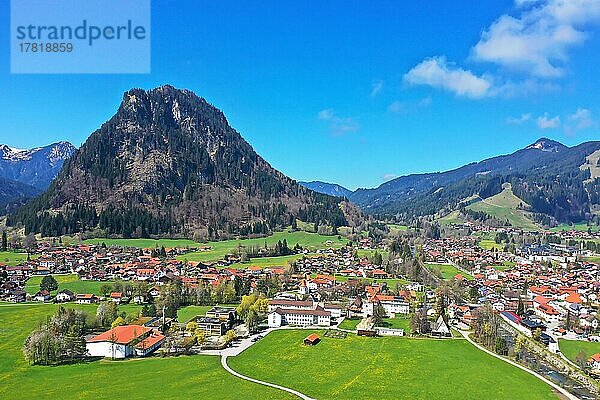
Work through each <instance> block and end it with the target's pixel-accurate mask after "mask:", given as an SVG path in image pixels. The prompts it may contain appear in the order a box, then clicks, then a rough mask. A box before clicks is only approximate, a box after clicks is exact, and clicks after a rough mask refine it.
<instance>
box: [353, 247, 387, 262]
mask: <svg viewBox="0 0 600 400" xmlns="http://www.w3.org/2000/svg"><path fill="white" fill-rule="evenodd" d="M375 252H378V253H379V254H381V257H382V258H383V259H384V260H386V259H387V258H388V257H389V255H390V252H389V251H387V250H383V249H377V250H371V249H358V250H356V254H357V255H358V256H359V257H360V258H363V257H367V258H369V259H370V258H372V257H373V256H374V255H375Z"/></svg>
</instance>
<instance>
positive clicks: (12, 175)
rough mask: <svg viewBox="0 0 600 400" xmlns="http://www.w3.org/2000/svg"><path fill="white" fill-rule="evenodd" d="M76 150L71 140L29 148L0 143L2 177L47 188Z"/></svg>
mask: <svg viewBox="0 0 600 400" xmlns="http://www.w3.org/2000/svg"><path fill="white" fill-rule="evenodd" d="M76 150H77V149H76V148H75V146H73V145H72V144H71V143H69V142H58V143H53V144H49V145H47V146H43V147H36V148H34V149H27V150H23V149H16V148H14V147H10V146H8V145H6V144H0V177H2V178H5V179H9V180H12V181H17V182H21V183H24V184H26V185H30V186H33V187H34V188H36V189H38V190H40V191H42V190H46V188H48V186H49V185H50V182H52V180H53V179H54V178H55V177H56V175H58V172H59V171H60V169H61V168H62V166H63V163H64V162H65V161H66V160H68V159H69V158H70V157H71V156H72V155H73V153H75V151H76Z"/></svg>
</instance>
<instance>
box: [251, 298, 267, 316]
mask: <svg viewBox="0 0 600 400" xmlns="http://www.w3.org/2000/svg"><path fill="white" fill-rule="evenodd" d="M252 308H254V310H255V311H256V313H257V314H258V315H264V314H266V313H268V312H269V299H267V298H266V297H260V298H258V300H256V301H255V302H254V304H253V305H252Z"/></svg>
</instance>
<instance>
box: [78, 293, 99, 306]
mask: <svg viewBox="0 0 600 400" xmlns="http://www.w3.org/2000/svg"><path fill="white" fill-rule="evenodd" d="M97 302H98V297H97V296H96V295H95V294H89V293H77V296H76V297H75V303H77V304H94V303H97Z"/></svg>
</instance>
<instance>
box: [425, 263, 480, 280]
mask: <svg viewBox="0 0 600 400" xmlns="http://www.w3.org/2000/svg"><path fill="white" fill-rule="evenodd" d="M425 266H426V267H427V268H429V269H431V270H434V269H438V270H439V271H440V272H441V273H442V278H443V279H446V280H450V279H453V278H454V277H455V276H456V275H458V274H461V275H462V276H464V277H465V279H467V280H469V281H471V280H473V276H471V275H470V274H467V273H465V272H463V271H461V270H459V269H458V268H456V267H455V266H454V265H452V264H437V263H425Z"/></svg>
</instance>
